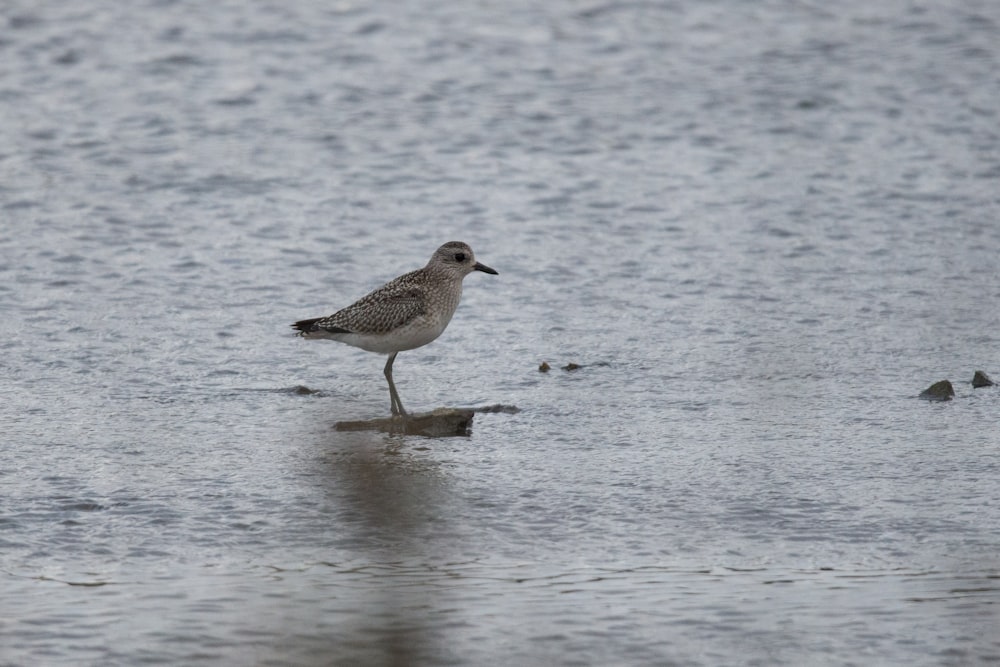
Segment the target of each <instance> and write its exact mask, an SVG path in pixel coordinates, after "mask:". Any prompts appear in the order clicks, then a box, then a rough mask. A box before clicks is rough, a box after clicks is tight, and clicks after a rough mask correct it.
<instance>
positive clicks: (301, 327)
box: [292, 317, 323, 337]
mask: <svg viewBox="0 0 1000 667" xmlns="http://www.w3.org/2000/svg"><path fill="white" fill-rule="evenodd" d="M321 319H323V318H322V317H314V318H313V319H311V320H299V321H298V322H296V323H295V324H293V325H292V328H293V329H295V330H297V331H298V333H296V334H295V335H296V336H303V337H307V336H308V335H309V334H310V333H313V332H314V331H316V327H315V326H314V325H315V324H316V323H317V322H319V321H320V320H321Z"/></svg>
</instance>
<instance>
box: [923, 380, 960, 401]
mask: <svg viewBox="0 0 1000 667" xmlns="http://www.w3.org/2000/svg"><path fill="white" fill-rule="evenodd" d="M954 395H955V388H954V387H952V386H951V382H949V381H948V380H941V381H940V382H935V383H934V384H932V385H931V386H929V387H927V389H924V390H923V391H922V392H920V398H926V399H927V400H928V401H950V400H951V399H952V397H953V396H954Z"/></svg>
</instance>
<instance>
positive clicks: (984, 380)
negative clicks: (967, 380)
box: [972, 371, 996, 389]
mask: <svg viewBox="0 0 1000 667" xmlns="http://www.w3.org/2000/svg"><path fill="white" fill-rule="evenodd" d="M994 384H996V383H995V382H993V380H991V379H990V376H989V375H987V374H986V373H984V372H983V371H976V373H975V374H974V375H973V376H972V386H973V387H975V388H976V389H979V388H980V387H992V386H993V385H994Z"/></svg>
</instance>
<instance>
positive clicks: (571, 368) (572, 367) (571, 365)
mask: <svg viewBox="0 0 1000 667" xmlns="http://www.w3.org/2000/svg"><path fill="white" fill-rule="evenodd" d="M578 368H580V364H574V363H573V362H570V363H568V364H566V365H565V366H563V370H564V371H575V370H576V369H578Z"/></svg>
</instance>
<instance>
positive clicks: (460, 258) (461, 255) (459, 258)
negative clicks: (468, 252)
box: [455, 252, 465, 262]
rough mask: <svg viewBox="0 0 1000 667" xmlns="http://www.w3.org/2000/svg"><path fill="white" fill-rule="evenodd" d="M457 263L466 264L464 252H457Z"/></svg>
mask: <svg viewBox="0 0 1000 667" xmlns="http://www.w3.org/2000/svg"><path fill="white" fill-rule="evenodd" d="M455 261H456V262H464V261H465V253H464V252H456V253H455Z"/></svg>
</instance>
